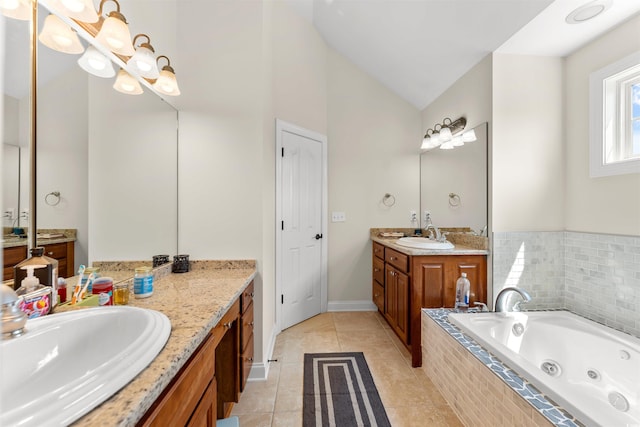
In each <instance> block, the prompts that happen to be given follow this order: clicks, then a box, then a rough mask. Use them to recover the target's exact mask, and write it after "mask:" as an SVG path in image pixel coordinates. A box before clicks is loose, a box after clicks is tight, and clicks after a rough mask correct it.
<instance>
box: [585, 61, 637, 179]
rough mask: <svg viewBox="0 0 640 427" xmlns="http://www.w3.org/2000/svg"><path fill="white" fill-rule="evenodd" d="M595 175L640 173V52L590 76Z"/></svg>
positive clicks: (593, 169) (592, 168) (591, 137)
mask: <svg viewBox="0 0 640 427" xmlns="http://www.w3.org/2000/svg"><path fill="white" fill-rule="evenodd" d="M590 104H591V115H590V120H591V125H590V133H591V135H590V146H591V147H590V175H591V177H599V176H609V175H620V174H626V173H640V52H636V53H634V54H632V55H629V56H628V57H626V58H623V59H622V60H620V61H618V62H616V63H614V64H611V65H608V66H607V67H604V68H602V69H601V70H598V71H596V72H594V73H592V74H591V76H590Z"/></svg>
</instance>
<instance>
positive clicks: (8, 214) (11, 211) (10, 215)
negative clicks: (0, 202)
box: [2, 208, 16, 220]
mask: <svg viewBox="0 0 640 427" xmlns="http://www.w3.org/2000/svg"><path fill="white" fill-rule="evenodd" d="M2 216H3V217H4V218H7V219H10V220H13V219H15V218H16V209H15V208H6V209H5V210H4V212H3V214H2Z"/></svg>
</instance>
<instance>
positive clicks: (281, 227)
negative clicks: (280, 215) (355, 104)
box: [280, 221, 284, 230]
mask: <svg viewBox="0 0 640 427" xmlns="http://www.w3.org/2000/svg"><path fill="white" fill-rule="evenodd" d="M280 229H282V230H284V221H280Z"/></svg>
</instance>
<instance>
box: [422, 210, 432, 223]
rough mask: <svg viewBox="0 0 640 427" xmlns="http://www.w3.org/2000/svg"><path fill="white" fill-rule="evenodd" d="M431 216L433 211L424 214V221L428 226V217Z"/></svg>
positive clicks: (426, 211)
mask: <svg viewBox="0 0 640 427" xmlns="http://www.w3.org/2000/svg"><path fill="white" fill-rule="evenodd" d="M430 215H431V211H428V210H425V211H424V213H423V214H422V220H423V221H424V223H425V224H426V223H427V222H428V221H427V217H429V216H430Z"/></svg>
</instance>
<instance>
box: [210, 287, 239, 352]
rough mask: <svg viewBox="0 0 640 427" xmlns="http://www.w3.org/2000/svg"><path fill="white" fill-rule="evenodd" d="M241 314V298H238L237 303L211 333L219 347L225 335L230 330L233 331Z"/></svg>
mask: <svg viewBox="0 0 640 427" xmlns="http://www.w3.org/2000/svg"><path fill="white" fill-rule="evenodd" d="M239 314H240V298H237V299H236V301H235V302H234V303H233V305H232V306H231V308H229V310H227V312H226V313H225V314H224V316H222V319H220V321H219V322H218V324H217V325H216V326H215V328H213V330H212V331H211V335H213V339H214V342H215V345H218V343H219V342H220V340H222V337H223V336H224V334H225V333H226V332H227V331H228V330H229V329H231V326H233V322H235V321H236V320H238V315H239Z"/></svg>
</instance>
